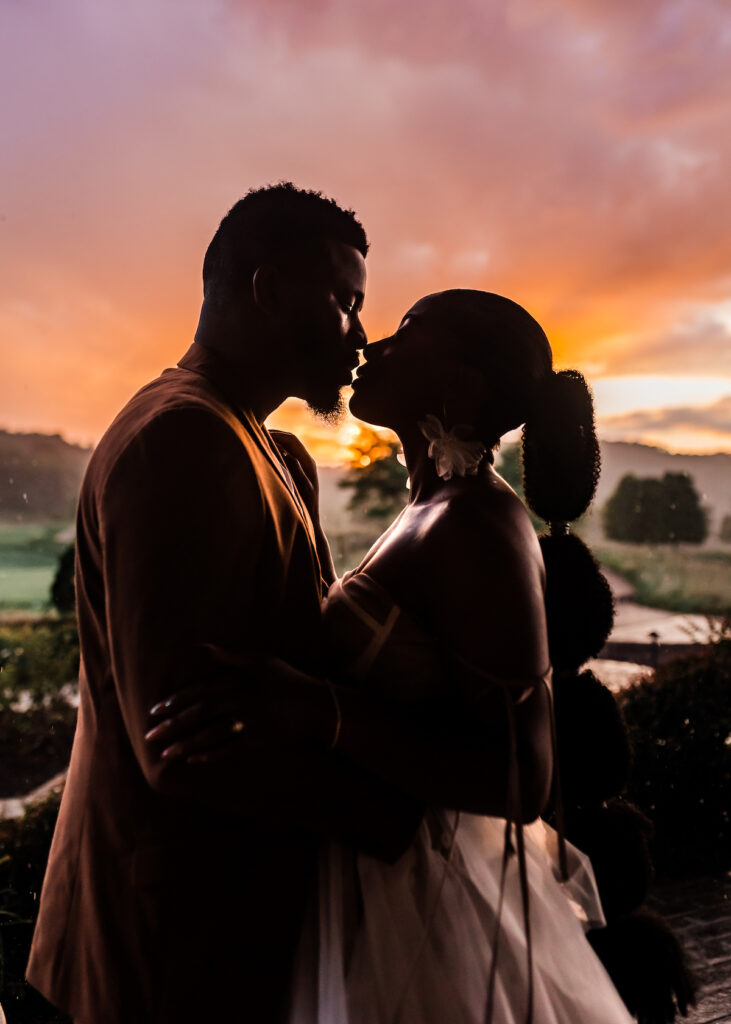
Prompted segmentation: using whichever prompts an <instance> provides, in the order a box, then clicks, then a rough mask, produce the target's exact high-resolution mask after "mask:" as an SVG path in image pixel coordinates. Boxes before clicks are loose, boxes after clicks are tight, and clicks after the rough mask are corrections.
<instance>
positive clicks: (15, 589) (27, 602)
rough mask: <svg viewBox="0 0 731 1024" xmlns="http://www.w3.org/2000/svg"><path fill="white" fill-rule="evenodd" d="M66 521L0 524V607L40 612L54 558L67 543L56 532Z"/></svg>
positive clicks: (54, 563) (46, 602)
mask: <svg viewBox="0 0 731 1024" xmlns="http://www.w3.org/2000/svg"><path fill="white" fill-rule="evenodd" d="M67 529H68V523H41V524H33V525H27V524H22V525H17V526H16V525H14V524H0V610H4V611H9V610H15V609H18V610H23V611H30V612H41V611H43V610H44V609H46V608H47V607H48V604H49V591H50V588H51V583H52V582H53V577H54V575H55V573H56V567H57V564H58V557H59V555H60V554H61V552H62V551H63V550H64V548H65V547H66V545H67V543H68V542H67V541H64V540H59V539H58V535H59V534H60V533H63V532H64V531H65V530H67Z"/></svg>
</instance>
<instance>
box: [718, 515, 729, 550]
mask: <svg viewBox="0 0 731 1024" xmlns="http://www.w3.org/2000/svg"><path fill="white" fill-rule="evenodd" d="M719 537H720V538H721V540H722V541H725V542H726V544H729V543H731V516H724V517H723V519H722V520H721V529H720V530H719Z"/></svg>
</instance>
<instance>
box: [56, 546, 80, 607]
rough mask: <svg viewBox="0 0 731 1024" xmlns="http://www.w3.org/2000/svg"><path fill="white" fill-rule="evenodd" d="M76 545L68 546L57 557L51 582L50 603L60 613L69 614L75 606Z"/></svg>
mask: <svg viewBox="0 0 731 1024" xmlns="http://www.w3.org/2000/svg"><path fill="white" fill-rule="evenodd" d="M75 560H76V545H75V544H69V546H68V547H67V548H66V549H65V550H64V551H63V552H62V553H61V555H60V556H59V559H58V568H57V569H56V575H55V576H54V577H53V583H52V584H51V594H50V597H51V603H52V604H53V606H54V608H55V609H56V610H57V611H58V612H59V613H60V614H61V615H71V614H73V611H74V609H75V607H76V590H75V587H74V562H75Z"/></svg>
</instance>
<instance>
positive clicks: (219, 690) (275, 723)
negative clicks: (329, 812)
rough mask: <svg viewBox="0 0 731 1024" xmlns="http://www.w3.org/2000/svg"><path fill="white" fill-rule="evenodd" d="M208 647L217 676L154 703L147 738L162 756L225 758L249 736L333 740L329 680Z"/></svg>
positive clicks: (263, 658)
mask: <svg viewBox="0 0 731 1024" xmlns="http://www.w3.org/2000/svg"><path fill="white" fill-rule="evenodd" d="M207 646H208V645H207ZM208 650H209V651H210V653H211V655H212V657H213V661H214V662H215V663H216V664H217V668H218V671H217V672H216V673H215V674H214V673H212V678H211V679H210V680H208V681H207V682H205V683H198V684H196V685H194V686H188V687H185V688H184V689H182V690H179V691H177V692H176V693H174V694H171V695H170V696H169V697H168V698H166V699H165V700H163V701H160V702H159V703H157V704H156V705H155V706H154V707H152V708H151V709H150V722H151V728H150V729H149V731H148V732H147V733H146V735H145V741H146V742H147V743H148V745H150V746H151V747H152V748H153V749H155V750H157V752H158V755H159V756H160V757H161V758H162V760H164V761H166V762H171V761H174V760H179V759H185V760H187V761H188V762H189V763H192V764H194V763H203V762H208V761H214V760H220V759H224V758H227V757H230V756H231V755H232V754H235V749H236V747H237V745H240V744H241V743H242V742H244V743H245V742H246V741H247V739H248V738H249V737H251V739H256V740H260V739H262V738H264V739H268V740H270V741H271V742H272V744H276V743H282V742H285V743H287V742H291V741H295V742H301V741H309V742H313V741H314V742H318V741H322V743H323V745H324V744H326V743H327V741H328V739H329V738H330V736H331V733H332V730H333V723H332V722H331V718H332V717H333V714H334V712H333V705H332V703H331V698H330V697H329V694H328V692H327V684H326V683H324V682H323V681H321V680H318V679H314V678H313V677H311V676H307V675H305V674H304V673H302V672H299V671H298V670H297V669H294V668H293V667H292V666H291V665H289V664H288V663H287V662H285V661H282V660H281V658H275V657H268V656H261V655H257V656H255V657H242V656H234V655H231V654H229V653H228V652H226V651H223V650H221V649H220V648H217V647H213V646H208ZM222 667H223V668H224V671H223V672H222V671H221V668H222Z"/></svg>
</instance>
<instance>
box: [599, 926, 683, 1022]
mask: <svg viewBox="0 0 731 1024" xmlns="http://www.w3.org/2000/svg"><path fill="white" fill-rule="evenodd" d="M588 937H589V941H590V942H591V944H592V946H593V947H594V950H595V952H596V953H597V955H598V956H599V958H600V959H601V961H602V963H603V964H604V966H605V967H606V968H607V971H608V972H609V975H610V977H611V978H612V981H613V982H614V984H615V985H616V987H617V990H618V991H619V994H620V995H621V997H622V999H623V1000H624V1002H625V1004H626V1005H627V1008H628V1010H629V1011H630V1013H632V1014H634V1016H635V1017H636V1018H637V1020H638V1024H671V1022H672V1021H674V1020H675V1018H676V1015H677V1013H678V1012H680V1013H682V1014H686V1013H687V1011H688V1007H689V1006H693V1005H694V1004H695V993H696V988H697V983H696V980H695V978H694V977H693V974H692V972H691V970H690V968H689V966H688V962H687V959H686V956H685V953H684V952H683V948H682V946H681V945H680V944H679V942H678V940H677V939H676V937H675V935H674V934H673V932H672V930H671V929H670V928H669V927H668V925H667V924H666V923H665V922H664V921H663V920H662V918H661V917H659V916H658V915H657V914H654V913H652V911H649V910H644V909H643V910H639V911H636V912H635V913H633V914H630V915H629V916H628V917H624V918H619V919H618V920H616V921H612V922H611V923H610V924H609V925H608V926H607V927H606V928H601V929H597V930H595V931H591V932H589V936H588Z"/></svg>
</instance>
